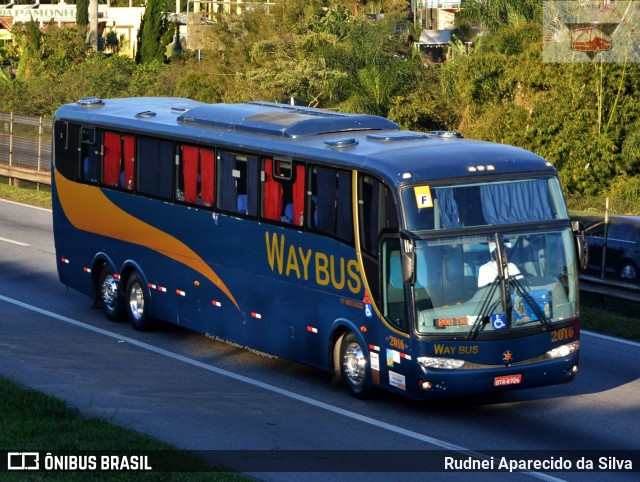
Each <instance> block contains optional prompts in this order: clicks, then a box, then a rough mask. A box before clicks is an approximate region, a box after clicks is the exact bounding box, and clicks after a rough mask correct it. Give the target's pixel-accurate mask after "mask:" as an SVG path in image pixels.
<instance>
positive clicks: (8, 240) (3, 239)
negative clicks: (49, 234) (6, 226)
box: [0, 238, 29, 247]
mask: <svg viewBox="0 0 640 482" xmlns="http://www.w3.org/2000/svg"><path fill="white" fill-rule="evenodd" d="M0 241H2V242H4V243H10V244H15V245H16V246H25V247H26V246H29V245H28V244H27V243H22V242H20V241H15V240H13V239H7V238H0Z"/></svg>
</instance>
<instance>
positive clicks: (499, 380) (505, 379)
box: [493, 375, 522, 387]
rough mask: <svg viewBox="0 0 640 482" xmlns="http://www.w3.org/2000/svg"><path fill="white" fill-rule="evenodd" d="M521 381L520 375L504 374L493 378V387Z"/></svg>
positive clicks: (515, 383)
mask: <svg viewBox="0 0 640 482" xmlns="http://www.w3.org/2000/svg"><path fill="white" fill-rule="evenodd" d="M521 381H522V375H505V376H502V377H495V378H494V379H493V386H494V387H504V386H506V385H518V384H519V383H520V382H521Z"/></svg>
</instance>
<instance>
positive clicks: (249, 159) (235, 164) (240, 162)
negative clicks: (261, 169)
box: [218, 151, 259, 216]
mask: <svg viewBox="0 0 640 482" xmlns="http://www.w3.org/2000/svg"><path fill="white" fill-rule="evenodd" d="M218 162H219V168H218V206H219V207H220V209H223V210H225V211H230V212H236V213H240V214H246V215H249V216H257V215H258V180H259V179H258V178H259V176H258V158H257V157H255V156H249V155H246V154H239V153H232V152H227V151H223V152H221V153H220V154H219V156H218Z"/></svg>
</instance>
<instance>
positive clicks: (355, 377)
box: [340, 332, 371, 399]
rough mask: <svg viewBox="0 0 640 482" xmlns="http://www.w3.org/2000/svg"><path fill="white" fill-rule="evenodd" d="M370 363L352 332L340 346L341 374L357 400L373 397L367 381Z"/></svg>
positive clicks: (349, 390)
mask: <svg viewBox="0 0 640 482" xmlns="http://www.w3.org/2000/svg"><path fill="white" fill-rule="evenodd" d="M368 365H369V361H368V360H367V356H366V355H365V352H364V350H363V349H362V346H361V344H360V340H359V339H358V337H357V336H356V335H354V334H353V333H352V332H348V333H347V334H346V335H345V336H344V337H343V338H342V343H341V344H340V373H341V374H342V381H343V383H344V385H345V386H346V388H347V390H348V392H349V394H350V395H351V396H353V397H355V398H361V399H364V398H368V397H369V396H370V395H371V383H370V382H369V380H368V379H367V367H368Z"/></svg>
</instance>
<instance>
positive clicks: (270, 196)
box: [263, 159, 282, 221]
mask: <svg viewBox="0 0 640 482" xmlns="http://www.w3.org/2000/svg"><path fill="white" fill-rule="evenodd" d="M264 173H265V182H264V207H263V209H264V213H263V214H264V217H265V218H267V219H271V220H273V221H280V214H281V213H282V184H280V183H279V182H278V181H276V180H275V179H274V178H273V161H272V160H271V159H265V160H264Z"/></svg>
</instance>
